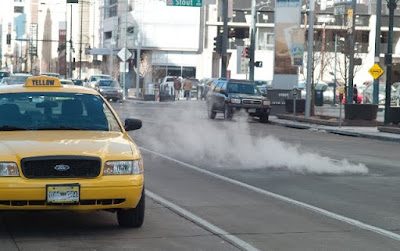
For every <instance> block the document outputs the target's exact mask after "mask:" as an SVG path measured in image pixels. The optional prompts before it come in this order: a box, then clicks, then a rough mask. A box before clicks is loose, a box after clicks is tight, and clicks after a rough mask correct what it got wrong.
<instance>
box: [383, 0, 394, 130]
mask: <svg viewBox="0 0 400 251" xmlns="http://www.w3.org/2000/svg"><path fill="white" fill-rule="evenodd" d="M397 2H398V0H388V1H387V6H388V8H389V32H388V43H387V54H386V56H385V63H386V98H385V117H384V121H383V123H384V125H388V124H390V123H391V122H392V121H391V118H390V100H391V90H392V63H393V60H392V54H393V25H394V10H395V9H396V7H397Z"/></svg>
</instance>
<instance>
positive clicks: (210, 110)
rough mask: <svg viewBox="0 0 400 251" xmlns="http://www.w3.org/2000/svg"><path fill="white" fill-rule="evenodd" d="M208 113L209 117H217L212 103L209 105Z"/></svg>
mask: <svg viewBox="0 0 400 251" xmlns="http://www.w3.org/2000/svg"><path fill="white" fill-rule="evenodd" d="M207 114H208V118H209V119H215V116H216V115H217V113H216V112H214V111H213V110H212V106H211V105H209V106H208V107H207Z"/></svg>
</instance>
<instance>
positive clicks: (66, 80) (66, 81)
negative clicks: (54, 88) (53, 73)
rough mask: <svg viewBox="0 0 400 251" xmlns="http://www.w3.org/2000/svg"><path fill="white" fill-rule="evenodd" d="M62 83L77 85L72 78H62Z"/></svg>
mask: <svg viewBox="0 0 400 251" xmlns="http://www.w3.org/2000/svg"><path fill="white" fill-rule="evenodd" d="M60 83H61V84H62V85H75V84H74V82H72V80H70V79H60Z"/></svg>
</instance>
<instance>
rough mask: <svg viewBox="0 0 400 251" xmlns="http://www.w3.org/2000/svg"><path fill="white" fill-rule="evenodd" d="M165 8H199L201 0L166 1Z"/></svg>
mask: <svg viewBox="0 0 400 251" xmlns="http://www.w3.org/2000/svg"><path fill="white" fill-rule="evenodd" d="M167 6H186V7H201V6H203V0H167Z"/></svg>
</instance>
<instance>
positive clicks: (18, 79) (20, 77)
mask: <svg viewBox="0 0 400 251" xmlns="http://www.w3.org/2000/svg"><path fill="white" fill-rule="evenodd" d="M30 77H33V76H32V75H31V74H25V73H15V74H13V75H12V76H11V80H10V85H19V84H22V85H23V84H25V82H26V80H27V79H28V78H30Z"/></svg>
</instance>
